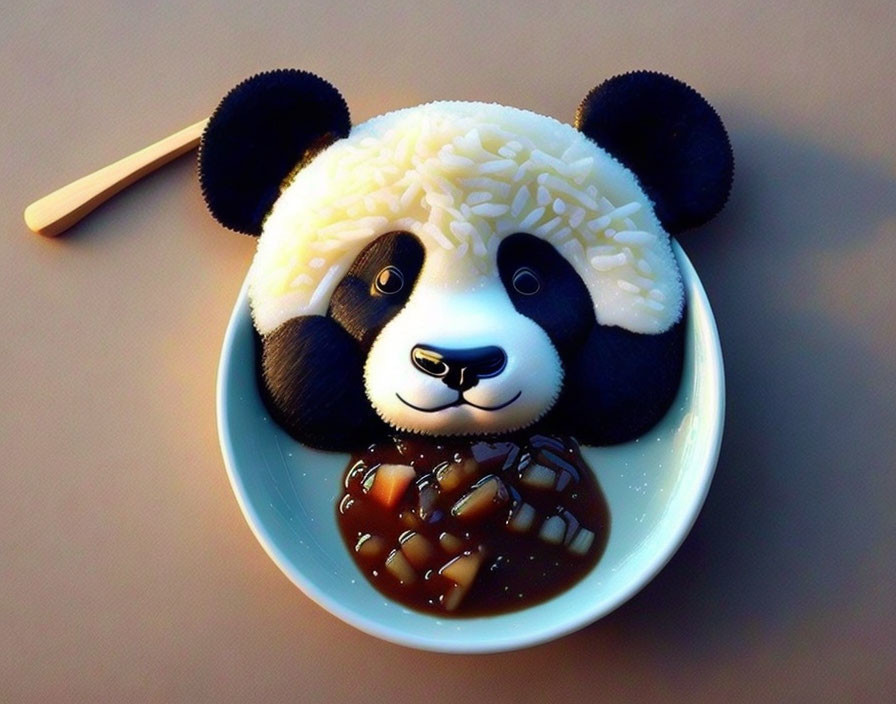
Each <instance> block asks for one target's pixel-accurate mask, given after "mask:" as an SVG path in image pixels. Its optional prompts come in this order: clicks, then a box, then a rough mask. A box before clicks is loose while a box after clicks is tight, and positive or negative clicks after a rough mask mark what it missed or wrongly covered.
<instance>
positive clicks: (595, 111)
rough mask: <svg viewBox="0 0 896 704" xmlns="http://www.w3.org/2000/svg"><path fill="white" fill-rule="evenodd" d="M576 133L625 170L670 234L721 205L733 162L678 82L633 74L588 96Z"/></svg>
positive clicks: (706, 110)
mask: <svg viewBox="0 0 896 704" xmlns="http://www.w3.org/2000/svg"><path fill="white" fill-rule="evenodd" d="M575 125H576V127H577V128H578V129H579V130H580V131H581V132H583V133H584V134H585V135H586V136H588V137H590V138H591V139H593V140H594V141H595V142H597V143H598V144H599V145H600V146H601V147H603V148H604V149H606V150H607V151H608V152H610V154H612V155H613V156H614V157H616V158H617V159H619V161H621V162H622V163H623V164H624V165H625V166H626V167H628V168H629V169H631V170H632V171H633V172H634V173H635V175H636V176H637V177H638V179H639V181H640V182H641V186H642V187H643V188H644V190H645V191H646V192H647V195H648V196H649V197H650V198H651V199H652V200H653V202H654V208H655V210H656V214H657V217H658V218H659V219H660V222H661V223H662V224H663V227H665V228H666V230H667V231H668V232H670V233H672V234H675V233H678V232H680V231H682V230H686V229H688V228H691V227H696V226H698V225H702V224H703V223H704V222H706V221H707V220H709V219H711V218H712V217H713V216H714V215H715V214H716V213H718V212H719V210H721V209H722V206H723V205H724V204H725V201H726V200H728V193H729V191H730V190H731V180H732V177H733V174H734V156H733V154H732V152H731V144H730V143H729V141H728V135H727V133H726V132H725V127H724V126H723V125H722V121H721V119H720V118H719V116H718V114H717V113H716V111H715V110H713V108H712V106H710V104H709V103H708V102H706V100H705V99H704V98H703V97H702V96H701V95H700V94H699V93H698V92H697V91H695V90H694V89H693V88H691V87H690V86H688V85H686V84H684V83H682V82H681V81H679V80H677V79H675V78H671V77H670V76H665V75H663V74H660V73H654V72H652V71H635V72H633V73H626V74H623V75H620V76H616V77H614V78H611V79H609V80H608V81H606V82H604V83H602V84H601V85H599V86H597V87H596V88H594V89H593V90H592V91H591V92H590V93H588V95H587V96H586V97H585V100H583V101H582V104H581V105H580V106H579V109H578V111H577V112H576V122H575Z"/></svg>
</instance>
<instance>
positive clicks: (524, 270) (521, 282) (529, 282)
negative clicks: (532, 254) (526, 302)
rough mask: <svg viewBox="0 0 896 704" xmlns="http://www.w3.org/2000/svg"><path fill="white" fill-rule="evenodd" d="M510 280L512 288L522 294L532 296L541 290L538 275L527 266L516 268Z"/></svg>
mask: <svg viewBox="0 0 896 704" xmlns="http://www.w3.org/2000/svg"><path fill="white" fill-rule="evenodd" d="M512 281H513V288H514V289H516V291H517V293H521V294H522V295H524V296H534V295H535V294H536V293H538V292H539V291H540V290H541V281H540V280H539V278H538V275H537V274H536V273H535V272H534V271H532V270H531V269H530V268H529V267H527V266H523V267H520V268H519V269H517V270H516V273H515V274H514V275H513V280H512Z"/></svg>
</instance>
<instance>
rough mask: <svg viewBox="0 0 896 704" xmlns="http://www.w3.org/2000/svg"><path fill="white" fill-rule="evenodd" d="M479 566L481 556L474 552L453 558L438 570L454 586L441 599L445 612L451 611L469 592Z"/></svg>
mask: <svg viewBox="0 0 896 704" xmlns="http://www.w3.org/2000/svg"><path fill="white" fill-rule="evenodd" d="M481 565H482V555H481V554H480V553H478V552H474V553H471V554H468V555H460V556H458V557H455V558H454V559H453V560H451V562H449V563H448V564H446V565H445V566H444V567H442V569H441V570H439V572H440V573H441V574H442V575H443V576H445V577H447V578H448V579H450V580H451V581H452V582H454V586H453V587H451V588H450V589H449V590H448V591H447V592H446V593H445V595H444V596H443V597H442V606H443V607H444V608H445V609H446V610H447V611H453V610H454V609H456V608H457V607H458V606H459V605H460V602H461V601H463V598H464V597H465V596H466V594H467V592H468V591H470V587H471V586H473V580H474V579H476V574H477V573H478V572H479V567H480V566H481Z"/></svg>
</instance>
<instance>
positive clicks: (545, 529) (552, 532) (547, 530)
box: [538, 516, 566, 545]
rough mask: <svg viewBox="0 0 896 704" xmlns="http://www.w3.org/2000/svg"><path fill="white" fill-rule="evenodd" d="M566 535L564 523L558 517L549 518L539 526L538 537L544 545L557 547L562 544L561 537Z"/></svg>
mask: <svg viewBox="0 0 896 704" xmlns="http://www.w3.org/2000/svg"><path fill="white" fill-rule="evenodd" d="M565 534H566V521H564V520H563V519H562V518H560V516H551V517H550V518H548V519H547V520H546V521H545V522H544V523H543V524H542V526H541V530H540V531H539V532H538V537H539V538H541V539H542V540H543V541H545V542H546V543H554V544H556V545H559V544H560V543H562V542H563V536H564V535H565Z"/></svg>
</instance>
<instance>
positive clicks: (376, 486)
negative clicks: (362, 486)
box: [368, 464, 417, 508]
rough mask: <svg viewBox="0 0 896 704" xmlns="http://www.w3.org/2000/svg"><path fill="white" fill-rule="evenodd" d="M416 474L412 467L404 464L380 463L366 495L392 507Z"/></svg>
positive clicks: (387, 506)
mask: <svg viewBox="0 0 896 704" xmlns="http://www.w3.org/2000/svg"><path fill="white" fill-rule="evenodd" d="M416 476H417V473H416V472H415V471H414V468H413V467H411V466H409V465H406V464H383V465H380V467H379V469H377V470H376V476H375V477H374V479H373V484H372V485H371V487H370V490H369V492H368V496H370V497H371V498H372V499H373V500H374V501H377V502H378V503H380V504H382V505H383V506H385V507H386V508H392V507H394V506H395V505H396V504H397V503H398V502H399V501H401V497H402V496H404V492H405V491H407V488H408V486H409V485H410V483H411V482H412V481H413V480H414V477H416Z"/></svg>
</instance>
